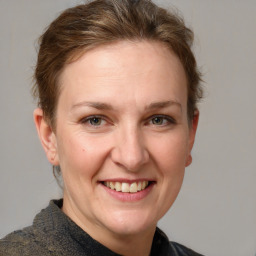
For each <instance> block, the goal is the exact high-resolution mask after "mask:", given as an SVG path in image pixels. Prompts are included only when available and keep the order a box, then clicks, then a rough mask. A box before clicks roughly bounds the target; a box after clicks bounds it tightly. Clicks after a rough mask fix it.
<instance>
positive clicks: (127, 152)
mask: <svg viewBox="0 0 256 256" xmlns="http://www.w3.org/2000/svg"><path fill="white" fill-rule="evenodd" d="M111 158H112V161H113V162H114V163H115V164H117V165H119V166H121V167H123V168H124V169H126V170H128V171H132V172H137V171H139V170H140V168H141V167H142V166H143V165H145V164H146V163H147V162H148V161H149V152H148V150H147V148H146V146H145V145H144V140H143V136H142V134H141V133H140V132H139V131H138V129H129V128H128V129H123V130H122V131H119V133H118V134H115V147H114V148H113V150H112V152H111Z"/></svg>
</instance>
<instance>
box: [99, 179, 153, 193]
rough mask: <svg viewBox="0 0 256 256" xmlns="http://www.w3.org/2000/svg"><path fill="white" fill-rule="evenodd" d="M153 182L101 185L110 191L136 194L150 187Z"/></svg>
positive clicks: (104, 183)
mask: <svg viewBox="0 0 256 256" xmlns="http://www.w3.org/2000/svg"><path fill="white" fill-rule="evenodd" d="M152 183H153V182H151V181H138V182H132V183H127V182H118V181H116V182H115V181H104V182H102V184H103V185H104V186H106V187H108V188H110V189H112V190H115V191H117V192H123V193H137V192H140V191H142V190H144V189H146V188H147V187H148V186H150V185H151V184H152Z"/></svg>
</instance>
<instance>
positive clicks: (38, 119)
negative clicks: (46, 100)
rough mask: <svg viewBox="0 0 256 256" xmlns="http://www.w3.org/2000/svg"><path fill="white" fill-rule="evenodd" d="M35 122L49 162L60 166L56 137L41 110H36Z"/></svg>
mask: <svg viewBox="0 0 256 256" xmlns="http://www.w3.org/2000/svg"><path fill="white" fill-rule="evenodd" d="M34 122H35V125H36V129H37V133H38V136H39V139H40V141H41V144H42V146H43V148H44V151H45V153H46V156H47V158H48V161H49V162H50V163H51V164H52V165H59V159H58V151H57V141H56V136H55V133H54V132H53V130H52V128H51V126H50V125H49V123H48V122H47V121H46V120H45V118H44V115H43V110H42V109H41V108H37V109H35V110H34Z"/></svg>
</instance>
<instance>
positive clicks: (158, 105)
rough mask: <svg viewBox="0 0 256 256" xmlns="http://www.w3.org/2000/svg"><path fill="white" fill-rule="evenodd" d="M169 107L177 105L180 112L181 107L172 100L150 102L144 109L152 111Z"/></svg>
mask: <svg viewBox="0 0 256 256" xmlns="http://www.w3.org/2000/svg"><path fill="white" fill-rule="evenodd" d="M171 105H178V106H179V107H180V109H181V111H182V105H181V104H180V103H179V102H178V101H173V100H167V101H159V102H152V103H150V104H149V105H148V106H147V107H146V109H148V110H153V109H160V108H166V107H169V106H171Z"/></svg>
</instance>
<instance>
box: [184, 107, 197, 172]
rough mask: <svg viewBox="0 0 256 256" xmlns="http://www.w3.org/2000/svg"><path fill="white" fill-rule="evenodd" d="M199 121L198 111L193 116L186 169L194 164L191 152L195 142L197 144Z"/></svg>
mask: <svg viewBox="0 0 256 256" xmlns="http://www.w3.org/2000/svg"><path fill="white" fill-rule="evenodd" d="M198 120H199V111H198V110H196V111H195V113H194V116H193V120H192V124H191V126H190V127H189V142H188V149H189V151H188V156H187V159H186V167H187V166H189V165H190V164H191V163H192V156H191V150H192V148H193V145H194V142H195V137H196V130H197V126H198Z"/></svg>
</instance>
